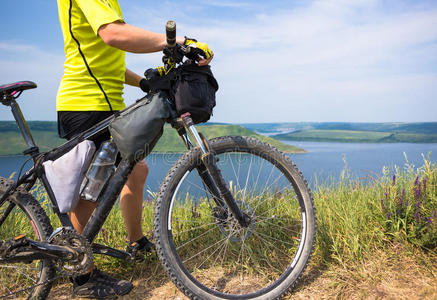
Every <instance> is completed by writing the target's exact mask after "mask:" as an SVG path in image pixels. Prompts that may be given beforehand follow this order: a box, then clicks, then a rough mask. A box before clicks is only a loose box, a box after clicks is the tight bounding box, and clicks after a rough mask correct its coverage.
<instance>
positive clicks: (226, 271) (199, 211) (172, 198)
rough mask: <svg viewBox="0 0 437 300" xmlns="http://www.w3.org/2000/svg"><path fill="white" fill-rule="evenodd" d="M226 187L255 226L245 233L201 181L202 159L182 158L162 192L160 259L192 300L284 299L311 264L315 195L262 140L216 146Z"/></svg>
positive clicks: (157, 224) (216, 142)
mask: <svg viewBox="0 0 437 300" xmlns="http://www.w3.org/2000/svg"><path fill="white" fill-rule="evenodd" d="M210 145H211V147H212V149H213V150H214V152H215V153H216V156H217V158H218V159H219V161H218V163H217V165H218V167H219V168H220V170H221V172H222V175H223V177H224V179H225V182H226V183H227V184H228V187H229V189H230V191H231V193H232V194H233V196H234V198H235V200H236V202H237V204H238V205H239V207H240V209H241V210H242V211H243V212H244V213H246V214H247V215H248V216H249V217H250V218H251V222H250V224H249V226H247V227H241V226H240V225H239V224H238V222H236V221H235V219H234V218H233V217H232V214H231V213H230V211H229V210H228V209H227V208H226V207H225V208H224V209H222V208H220V207H218V206H217V205H216V203H215V202H214V201H213V198H212V196H211V194H210V193H209V189H208V188H207V187H206V186H205V184H204V183H203V181H202V180H201V179H200V177H199V172H198V169H197V168H198V167H199V166H200V165H201V153H200V151H199V149H197V148H196V149H194V150H191V151H190V152H188V153H187V154H185V155H184V156H182V157H181V158H180V159H179V160H178V161H177V162H176V164H175V165H174V166H173V167H172V169H171V170H170V171H169V173H168V174H167V176H166V178H165V179H164V182H163V184H162V186H161V188H160V191H159V194H158V197H157V202H156V208H155V220H154V230H155V238H156V248H157V253H158V256H159V258H160V259H161V262H162V263H163V265H164V268H165V269H166V272H167V273H168V275H169V276H170V278H171V279H172V281H173V282H174V283H175V284H176V285H177V286H178V288H179V289H180V290H181V291H183V292H184V293H185V294H186V295H187V296H189V297H190V298H192V299H278V298H281V297H282V296H284V295H285V294H286V293H287V292H288V291H290V290H291V288H292V287H293V286H294V284H295V283H296V282H297V280H298V279H299V277H300V276H301V275H302V273H303V271H304V270H305V267H306V265H307V263H308V261H309V259H310V257H311V254H312V251H313V248H314V241H315V233H316V219H315V209H314V205H313V200H312V197H311V193H310V190H309V188H308V186H307V183H306V181H305V180H304V178H303V176H302V174H301V173H300V172H299V170H298V169H297V168H296V166H295V165H294V164H293V163H292V162H291V160H290V158H289V157H288V156H287V155H285V154H283V153H281V152H280V151H278V150H277V149H276V148H273V147H272V146H270V145H268V144H266V143H263V142H261V141H259V140H257V139H254V138H246V137H221V138H216V139H213V140H211V141H210Z"/></svg>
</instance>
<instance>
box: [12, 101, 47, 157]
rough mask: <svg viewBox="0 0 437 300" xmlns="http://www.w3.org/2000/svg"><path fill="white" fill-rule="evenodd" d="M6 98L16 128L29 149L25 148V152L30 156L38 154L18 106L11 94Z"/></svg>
mask: <svg viewBox="0 0 437 300" xmlns="http://www.w3.org/2000/svg"><path fill="white" fill-rule="evenodd" d="M8 100H9V101H8V105H9V106H10V107H11V111H12V115H13V116H14V118H15V121H16V122H17V125H18V128H19V129H20V132H21V135H22V136H23V138H24V141H25V142H26V145H27V146H28V147H29V149H27V150H26V151H25V153H26V152H27V153H28V154H31V155H32V156H34V155H35V154H38V153H39V150H38V147H37V146H36V144H35V141H34V140H33V137H32V134H31V133H30V130H29V127H28V126H27V124H26V120H25V119H24V116H23V113H22V112H21V109H20V106H19V105H18V103H17V102H16V101H15V99H14V98H13V97H12V96H11V99H8Z"/></svg>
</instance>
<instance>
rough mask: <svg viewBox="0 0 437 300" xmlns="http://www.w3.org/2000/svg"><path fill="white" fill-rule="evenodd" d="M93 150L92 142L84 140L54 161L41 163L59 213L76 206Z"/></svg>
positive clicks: (94, 148)
mask: <svg viewBox="0 0 437 300" xmlns="http://www.w3.org/2000/svg"><path fill="white" fill-rule="evenodd" d="M95 151H96V146H95V145H94V142H92V141H89V140H85V141H83V142H81V143H79V144H77V145H76V146H75V147H74V148H73V149H71V150H70V151H68V152H67V153H65V154H64V155H63V156H61V157H59V158H58V159H56V160H55V161H53V160H48V161H45V162H44V163H43V166H44V170H45V173H46V176H47V180H48V182H49V184H50V186H51V188H52V190H53V193H54V194H55V197H56V202H57V203H58V206H59V210H60V211H61V213H66V212H69V211H71V210H73V209H74V208H75V207H76V205H77V203H78V201H79V189H80V185H81V183H82V180H83V178H84V175H85V173H86V171H87V170H88V166H89V164H90V162H91V159H92V158H93V154H94V152H95Z"/></svg>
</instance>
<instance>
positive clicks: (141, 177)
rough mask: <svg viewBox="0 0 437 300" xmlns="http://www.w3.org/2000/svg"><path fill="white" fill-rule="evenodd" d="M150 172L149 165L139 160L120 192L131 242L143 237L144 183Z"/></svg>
mask: <svg viewBox="0 0 437 300" xmlns="http://www.w3.org/2000/svg"><path fill="white" fill-rule="evenodd" d="M148 173H149V167H148V166H147V164H146V162H145V161H140V162H138V163H137V164H136V165H135V167H134V169H133V170H132V173H131V174H130V175H129V178H128V180H127V182H126V184H125V186H124V187H123V189H122V191H121V194H120V208H121V213H122V215H123V219H124V223H125V225H126V231H127V237H128V239H129V241H130V242H135V241H137V240H139V239H140V238H142V237H143V230H142V228H141V217H142V212H143V193H144V184H145V182H146V179H147V175H148Z"/></svg>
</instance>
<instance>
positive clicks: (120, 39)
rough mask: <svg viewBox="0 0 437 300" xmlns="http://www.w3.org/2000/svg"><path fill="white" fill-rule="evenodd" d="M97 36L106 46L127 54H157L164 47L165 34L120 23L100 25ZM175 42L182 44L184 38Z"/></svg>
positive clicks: (179, 38) (178, 38)
mask: <svg viewBox="0 0 437 300" xmlns="http://www.w3.org/2000/svg"><path fill="white" fill-rule="evenodd" d="M98 34H99V36H100V37H101V38H102V40H103V41H104V42H105V43H106V44H108V45H110V46H112V47H115V48H118V49H121V50H124V51H127V52H133V53H151V52H158V51H161V50H162V49H164V47H165V46H166V39H165V34H161V33H155V32H151V31H148V30H145V29H142V28H139V27H136V26H133V25H129V24H126V23H123V22H120V21H117V22H113V23H109V24H105V25H102V26H101V27H100V28H99V30H98ZM176 42H177V43H180V44H183V42H184V38H182V37H177V38H176Z"/></svg>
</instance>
